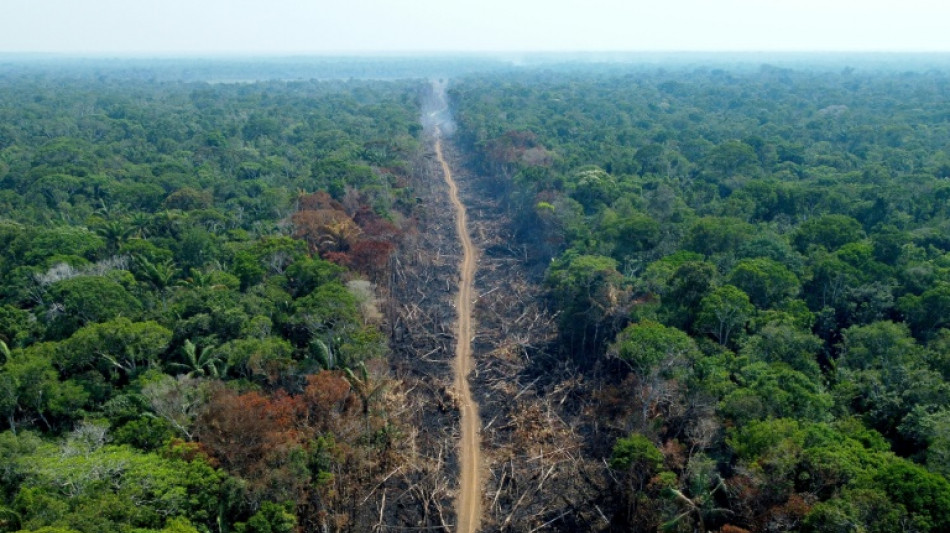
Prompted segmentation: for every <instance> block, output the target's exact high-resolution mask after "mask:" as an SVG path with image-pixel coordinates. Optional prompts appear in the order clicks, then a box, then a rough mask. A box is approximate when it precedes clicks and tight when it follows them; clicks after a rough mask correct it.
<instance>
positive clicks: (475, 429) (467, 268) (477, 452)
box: [435, 128, 482, 533]
mask: <svg viewBox="0 0 950 533" xmlns="http://www.w3.org/2000/svg"><path fill="white" fill-rule="evenodd" d="M435 154H436V158H437V159H438V161H439V164H440V165H441V166H442V175H443V176H444V178H445V183H446V185H448V186H449V200H450V201H451V202H452V206H453V207H454V208H455V229H456V232H457V233H458V237H459V242H461V244H462V262H461V263H460V264H459V286H458V296H457V298H456V305H455V308H456V311H457V313H458V319H457V322H456V323H457V326H456V331H457V335H456V343H455V391H456V397H457V401H458V406H459V411H460V412H461V432H462V438H461V441H460V444H459V458H460V461H461V471H460V473H459V495H458V502H457V507H456V508H457V515H458V517H457V518H458V525H457V527H456V531H458V532H464V533H472V532H474V531H475V530H477V529H478V523H479V521H480V520H481V499H482V491H481V487H482V483H481V472H480V471H481V447H480V442H479V441H480V439H479V434H480V430H481V420H480V419H479V417H478V404H477V403H475V400H474V399H472V391H471V389H470V388H469V385H468V375H469V373H470V372H471V369H472V337H473V335H472V331H473V327H472V285H473V283H474V280H475V268H476V254H475V245H474V244H472V238H471V236H470V235H469V232H468V215H467V214H466V211H465V204H463V203H462V201H461V200H459V189H458V185H457V184H456V183H455V179H454V178H453V177H452V169H451V168H449V164H448V163H447V162H446V161H445V157H444V156H443V155H442V138H441V132H440V131H439V129H438V128H436V141H435Z"/></svg>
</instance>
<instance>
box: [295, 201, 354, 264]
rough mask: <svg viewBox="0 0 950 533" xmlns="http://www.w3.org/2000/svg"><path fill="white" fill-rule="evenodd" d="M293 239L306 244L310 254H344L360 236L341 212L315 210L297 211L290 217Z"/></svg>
mask: <svg viewBox="0 0 950 533" xmlns="http://www.w3.org/2000/svg"><path fill="white" fill-rule="evenodd" d="M291 221H292V222H293V224H294V237H296V238H298V239H303V240H305V241H306V242H307V245H308V246H309V248H310V251H311V252H320V253H321V254H324V253H327V252H345V251H347V250H348V249H349V247H350V245H351V244H352V243H353V242H355V240H356V238H357V237H358V236H359V234H360V228H359V226H357V225H356V223H355V222H353V219H351V218H350V217H348V216H347V215H346V213H344V212H343V211H336V210H333V209H317V210H304V211H297V212H296V213H294V214H293V216H292V217H291Z"/></svg>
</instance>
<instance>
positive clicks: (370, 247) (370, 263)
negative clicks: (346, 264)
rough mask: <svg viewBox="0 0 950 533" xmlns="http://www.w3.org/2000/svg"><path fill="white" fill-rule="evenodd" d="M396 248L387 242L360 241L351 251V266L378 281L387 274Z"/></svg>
mask: <svg viewBox="0 0 950 533" xmlns="http://www.w3.org/2000/svg"><path fill="white" fill-rule="evenodd" d="M395 248H396V247H395V246H394V245H393V244H392V243H390V242H386V241H377V240H366V241H359V242H357V243H356V244H354V245H353V248H352V249H351V250H350V254H349V259H350V266H352V267H353V268H354V269H356V270H358V271H360V272H362V273H364V274H366V275H368V276H370V278H372V280H373V281H378V280H379V279H380V278H382V277H383V274H385V272H386V267H387V266H388V265H389V256H390V255H391V254H392V252H393V250H394V249H395Z"/></svg>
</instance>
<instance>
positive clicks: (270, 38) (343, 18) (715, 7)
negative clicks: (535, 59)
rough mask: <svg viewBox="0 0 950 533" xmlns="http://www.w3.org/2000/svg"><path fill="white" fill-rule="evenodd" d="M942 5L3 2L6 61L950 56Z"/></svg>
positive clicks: (477, 0)
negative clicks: (221, 56)
mask: <svg viewBox="0 0 950 533" xmlns="http://www.w3.org/2000/svg"><path fill="white" fill-rule="evenodd" d="M948 24H950V2H947V1H946V0H651V1H643V0H583V1H580V0H578V1H575V0H570V1H568V0H442V1H437V0H266V1H263V0H0V52H68V53H80V54H82V53H94V52H107V53H123V52H124V53H131V54H143V53H144V54H152V53H162V54H181V53H263V54H282V53H308V52H367V51H375V52H380V51H382V52H402V51H535V50H551V51H563V50H579V51H590V50H629V51H644V50H669V51H705V50H710V51H722V50H729V51H732V50H763V51H772V50H794V51H798V50H806V51H812V50H819V51H821V50H828V51H855V50H868V51H950V31H948V30H947V25H948Z"/></svg>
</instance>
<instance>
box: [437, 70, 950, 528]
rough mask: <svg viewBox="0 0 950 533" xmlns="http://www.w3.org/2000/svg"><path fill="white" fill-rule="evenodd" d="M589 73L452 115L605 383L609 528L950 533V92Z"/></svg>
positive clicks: (907, 76)
mask: <svg viewBox="0 0 950 533" xmlns="http://www.w3.org/2000/svg"><path fill="white" fill-rule="evenodd" d="M592 70H593V71H592V72H578V71H573V70H567V71H564V70H555V69H549V70H543V69H537V70H531V71H525V72H522V73H505V74H500V75H481V76H467V77H464V78H462V79H460V80H457V81H456V83H455V84H454V85H453V88H452V90H451V91H450V94H451V96H452V102H453V105H454V106H455V112H456V120H457V121H458V124H459V130H458V142H459V143H460V144H461V146H462V147H463V148H464V149H466V150H468V151H470V152H471V154H472V161H473V164H474V165H475V166H476V167H477V168H478V169H479V171H480V172H481V173H482V174H485V175H487V176H490V178H491V179H492V180H493V181H492V184H493V188H494V190H495V191H496V193H497V194H498V195H499V196H500V197H501V198H503V200H504V202H505V203H506V205H507V209H508V211H509V213H510V214H511V217H512V219H513V220H514V223H515V225H516V227H517V230H518V231H519V233H520V235H521V236H522V240H523V241H524V242H526V243H531V244H532V245H533V246H532V253H533V261H534V262H535V265H536V269H538V270H543V271H544V279H545V285H546V287H547V293H548V295H549V305H550V306H551V308H552V309H553V310H554V311H555V312H556V313H557V317H558V325H559V337H558V342H557V345H556V346H555V347H554V348H553V349H554V350H555V351H557V352H558V353H560V354H561V358H562V359H569V360H571V361H573V363H574V364H576V365H577V366H578V367H579V368H582V369H587V370H586V372H587V373H588V374H589V375H592V376H596V377H595V379H598V380H600V381H599V383H600V385H599V389H600V392H599V396H598V398H597V402H598V409H597V413H596V417H597V418H598V419H599V420H600V424H599V425H598V426H597V427H598V428H599V429H598V430H594V429H590V431H600V432H605V433H607V435H606V436H605V438H603V439H601V440H600V442H604V443H605V444H603V445H601V447H600V448H599V449H598V448H596V445H595V444H592V446H595V449H594V451H593V452H592V453H593V454H594V455H595V456H600V457H609V465H610V468H611V470H612V473H611V474H609V475H610V477H611V479H612V482H611V486H612V489H611V494H610V495H609V496H605V500H606V501H608V502H610V503H611V504H612V509H614V510H615V514H614V515H613V516H612V517H611V521H612V527H615V528H617V529H618V530H628V529H629V530H633V531H652V530H656V529H657V528H661V529H663V530H665V531H707V530H720V529H721V530H722V531H731V532H738V531H743V530H750V531H790V530H791V531H828V532H831V531H835V532H837V531H880V532H886V531H898V530H901V531H947V530H948V529H950V483H948V478H947V476H948V475H950V409H948V408H950V396H948V392H950V391H948V379H950V365H948V361H950V329H948V328H950V253H948V252H950V240H948V236H950V211H948V205H950V204H948V199H950V102H948V101H947V99H946V95H947V94H950V75H948V74H947V73H946V72H945V71H927V72H898V71H880V72H876V71H870V70H860V69H855V68H837V69H834V70H829V69H822V70H821V71H810V70H807V69H795V70H791V69H788V68H780V67H776V66H770V65H763V66H761V67H759V68H748V67H746V68H743V69H734V70H729V69H714V68H695V69H692V68H690V69H686V68H672V69H669V70H664V69H647V68H641V69H634V70H632V71H630V72H627V73H623V72H621V70H622V69H621V68H618V67H611V68H610V69H601V70H600V72H598V71H596V69H592ZM605 70H607V71H606V72H605ZM591 427H592V428H593V424H592V425H591ZM590 442H592V443H595V442H598V440H597V439H596V438H591V439H590Z"/></svg>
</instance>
